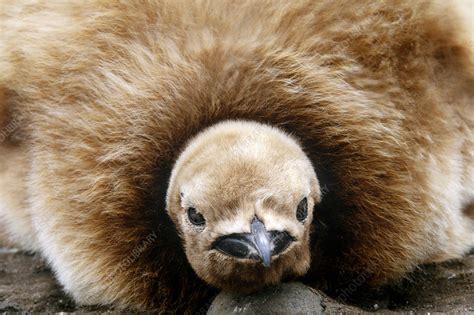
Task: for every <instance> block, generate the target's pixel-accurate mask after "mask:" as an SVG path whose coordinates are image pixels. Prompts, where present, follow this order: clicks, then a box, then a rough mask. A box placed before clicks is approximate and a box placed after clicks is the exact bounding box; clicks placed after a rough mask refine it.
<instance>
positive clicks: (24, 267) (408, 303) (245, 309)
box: [0, 249, 474, 314]
mask: <svg viewBox="0 0 474 315" xmlns="http://www.w3.org/2000/svg"><path fill="white" fill-rule="evenodd" d="M262 310H266V311H267V312H269V311H272V310H276V311H278V312H279V313H290V312H291V313H294V312H311V313H319V312H328V313H335V312H361V311H367V312H376V313H379V312H383V313H386V312H389V311H390V312H406V311H415V312H460V313H471V312H474V253H471V254H470V255H468V256H467V257H465V258H464V259H462V260H459V261H453V262H449V263H443V264H438V265H428V266H424V267H422V268H420V270H418V271H417V272H415V273H414V274H413V275H412V277H411V280H410V281H405V282H403V283H401V284H399V285H397V286H394V287H390V288H386V289H384V290H378V291H374V292H367V294H365V295H364V296H363V297H361V298H360V301H358V302H357V304H356V305H345V304H342V303H339V302H337V301H335V300H333V299H330V298H328V297H326V296H324V295H323V294H321V293H320V292H317V291H315V290H312V289H310V288H308V287H306V286H304V285H302V284H299V283H292V284H285V285H283V286H281V287H278V288H273V289H270V290H268V291H266V292H262V293H260V294H257V295H254V296H244V297H239V296H233V295H230V294H220V295H219V296H218V297H217V298H216V300H215V301H214V303H213V304H212V305H211V307H210V310H209V313H210V314H219V313H222V312H224V311H225V312H229V311H232V312H234V313H249V314H252V313H260V312H261V311H262ZM15 311H27V312H48V313H55V312H76V313H85V312H110V310H108V309H105V308H101V307H87V308H85V307H78V306H76V305H75V304H74V302H73V301H72V300H71V299H70V298H69V297H68V296H67V295H65V294H64V293H63V292H62V291H61V289H60V287H59V286H58V284H57V282H56V281H55V280H54V278H53V276H52V274H51V271H50V270H49V269H48V268H47V266H46V265H45V264H44V263H43V262H42V261H41V260H40V259H39V258H38V257H36V256H32V255H27V254H24V253H21V252H16V251H12V250H2V249H0V314H3V313H9V312H15Z"/></svg>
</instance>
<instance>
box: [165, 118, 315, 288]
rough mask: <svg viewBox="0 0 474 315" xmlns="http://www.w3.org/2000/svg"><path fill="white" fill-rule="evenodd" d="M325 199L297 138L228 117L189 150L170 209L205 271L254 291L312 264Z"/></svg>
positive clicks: (217, 282)
mask: <svg viewBox="0 0 474 315" xmlns="http://www.w3.org/2000/svg"><path fill="white" fill-rule="evenodd" d="M319 200H320V189H319V183H318V180H317V178H316V174H315V172H314V169H313V167H312V165H311V162H310V161H309V159H308V158H307V156H306V155H305V153H304V152H303V150H302V149H301V148H300V146H299V145H298V143H297V142H296V141H295V140H294V139H293V138H292V137H290V136H289V135H287V134H285V133H284V132H282V131H280V130H278V129H276V128H273V127H270V126H267V125H263V124H259V123H253V122H242V121H226V122H223V123H219V124H217V125H215V126H212V127H210V128H208V129H206V130H205V131H203V132H202V133H200V134H199V135H197V136H196V137H195V138H194V139H192V140H191V141H190V143H189V144H188V145H187V147H186V148H185V150H184V151H183V152H182V153H181V155H180V157H179V158H178V160H177V162H176V164H175V166H174V168H173V171H172V174H171V179H170V184H169V187H168V192H167V211H168V214H169V215H170V217H171V219H172V220H173V222H174V223H175V225H176V227H177V230H178V232H179V233H180V235H181V238H182V240H183V243H184V249H185V252H186V256H187V258H188V261H189V263H190V264H191V266H192V267H193V269H194V270H195V271H196V273H197V274H198V276H199V277H201V278H202V279H203V280H205V281H206V282H208V283H209V284H211V285H213V286H215V287H217V288H221V289H225V290H234V291H243V292H251V291H255V290H258V289H260V288H262V287H265V286H268V285H272V284H276V283H278V282H280V281H281V280H283V279H287V278H291V277H295V276H299V275H303V274H304V273H305V272H306V271H307V269H308V268H309V265H310V248H309V234H310V225H311V221H312V219H313V214H312V211H311V210H312V209H313V206H314V204H315V203H317V202H319Z"/></svg>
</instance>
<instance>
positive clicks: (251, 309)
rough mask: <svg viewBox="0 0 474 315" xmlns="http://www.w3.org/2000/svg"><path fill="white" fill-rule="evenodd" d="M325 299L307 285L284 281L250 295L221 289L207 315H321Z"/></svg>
mask: <svg viewBox="0 0 474 315" xmlns="http://www.w3.org/2000/svg"><path fill="white" fill-rule="evenodd" d="M322 299H323V298H322V296H320V295H318V294H317V292H316V291H315V290H313V289H311V288H309V287H307V286H305V285H304V284H301V283H296V282H293V283H282V284H281V285H279V286H276V287H270V288H268V289H265V290H264V291H261V292H257V293H255V294H251V295H239V294H237V293H231V292H221V293H220V294H219V295H217V297H216V298H215V299H214V301H213V302H212V304H211V307H210V308H209V311H208V313H207V314H208V315H218V314H219V315H220V314H275V313H277V314H321V313H322V311H323V308H322V306H321V302H322Z"/></svg>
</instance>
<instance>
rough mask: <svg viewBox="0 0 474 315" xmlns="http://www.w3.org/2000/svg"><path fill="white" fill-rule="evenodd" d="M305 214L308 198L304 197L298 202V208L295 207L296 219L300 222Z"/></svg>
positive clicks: (306, 212) (304, 217)
mask: <svg viewBox="0 0 474 315" xmlns="http://www.w3.org/2000/svg"><path fill="white" fill-rule="evenodd" d="M307 216H308V199H307V198H304V199H303V200H301V201H300V203H299V204H298V208H296V219H298V221H300V222H303V221H304V220H305V219H306V217H307Z"/></svg>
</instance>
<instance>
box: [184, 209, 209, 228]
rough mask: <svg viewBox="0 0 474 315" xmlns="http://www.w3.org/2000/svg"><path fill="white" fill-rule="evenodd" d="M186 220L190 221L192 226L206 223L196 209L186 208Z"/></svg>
mask: <svg viewBox="0 0 474 315" xmlns="http://www.w3.org/2000/svg"><path fill="white" fill-rule="evenodd" d="M188 218H189V221H191V223H192V224H194V225H198V226H201V225H204V224H205V223H206V220H205V219H204V217H203V215H202V214H200V213H199V212H198V211H197V210H196V208H192V207H191V208H188Z"/></svg>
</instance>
